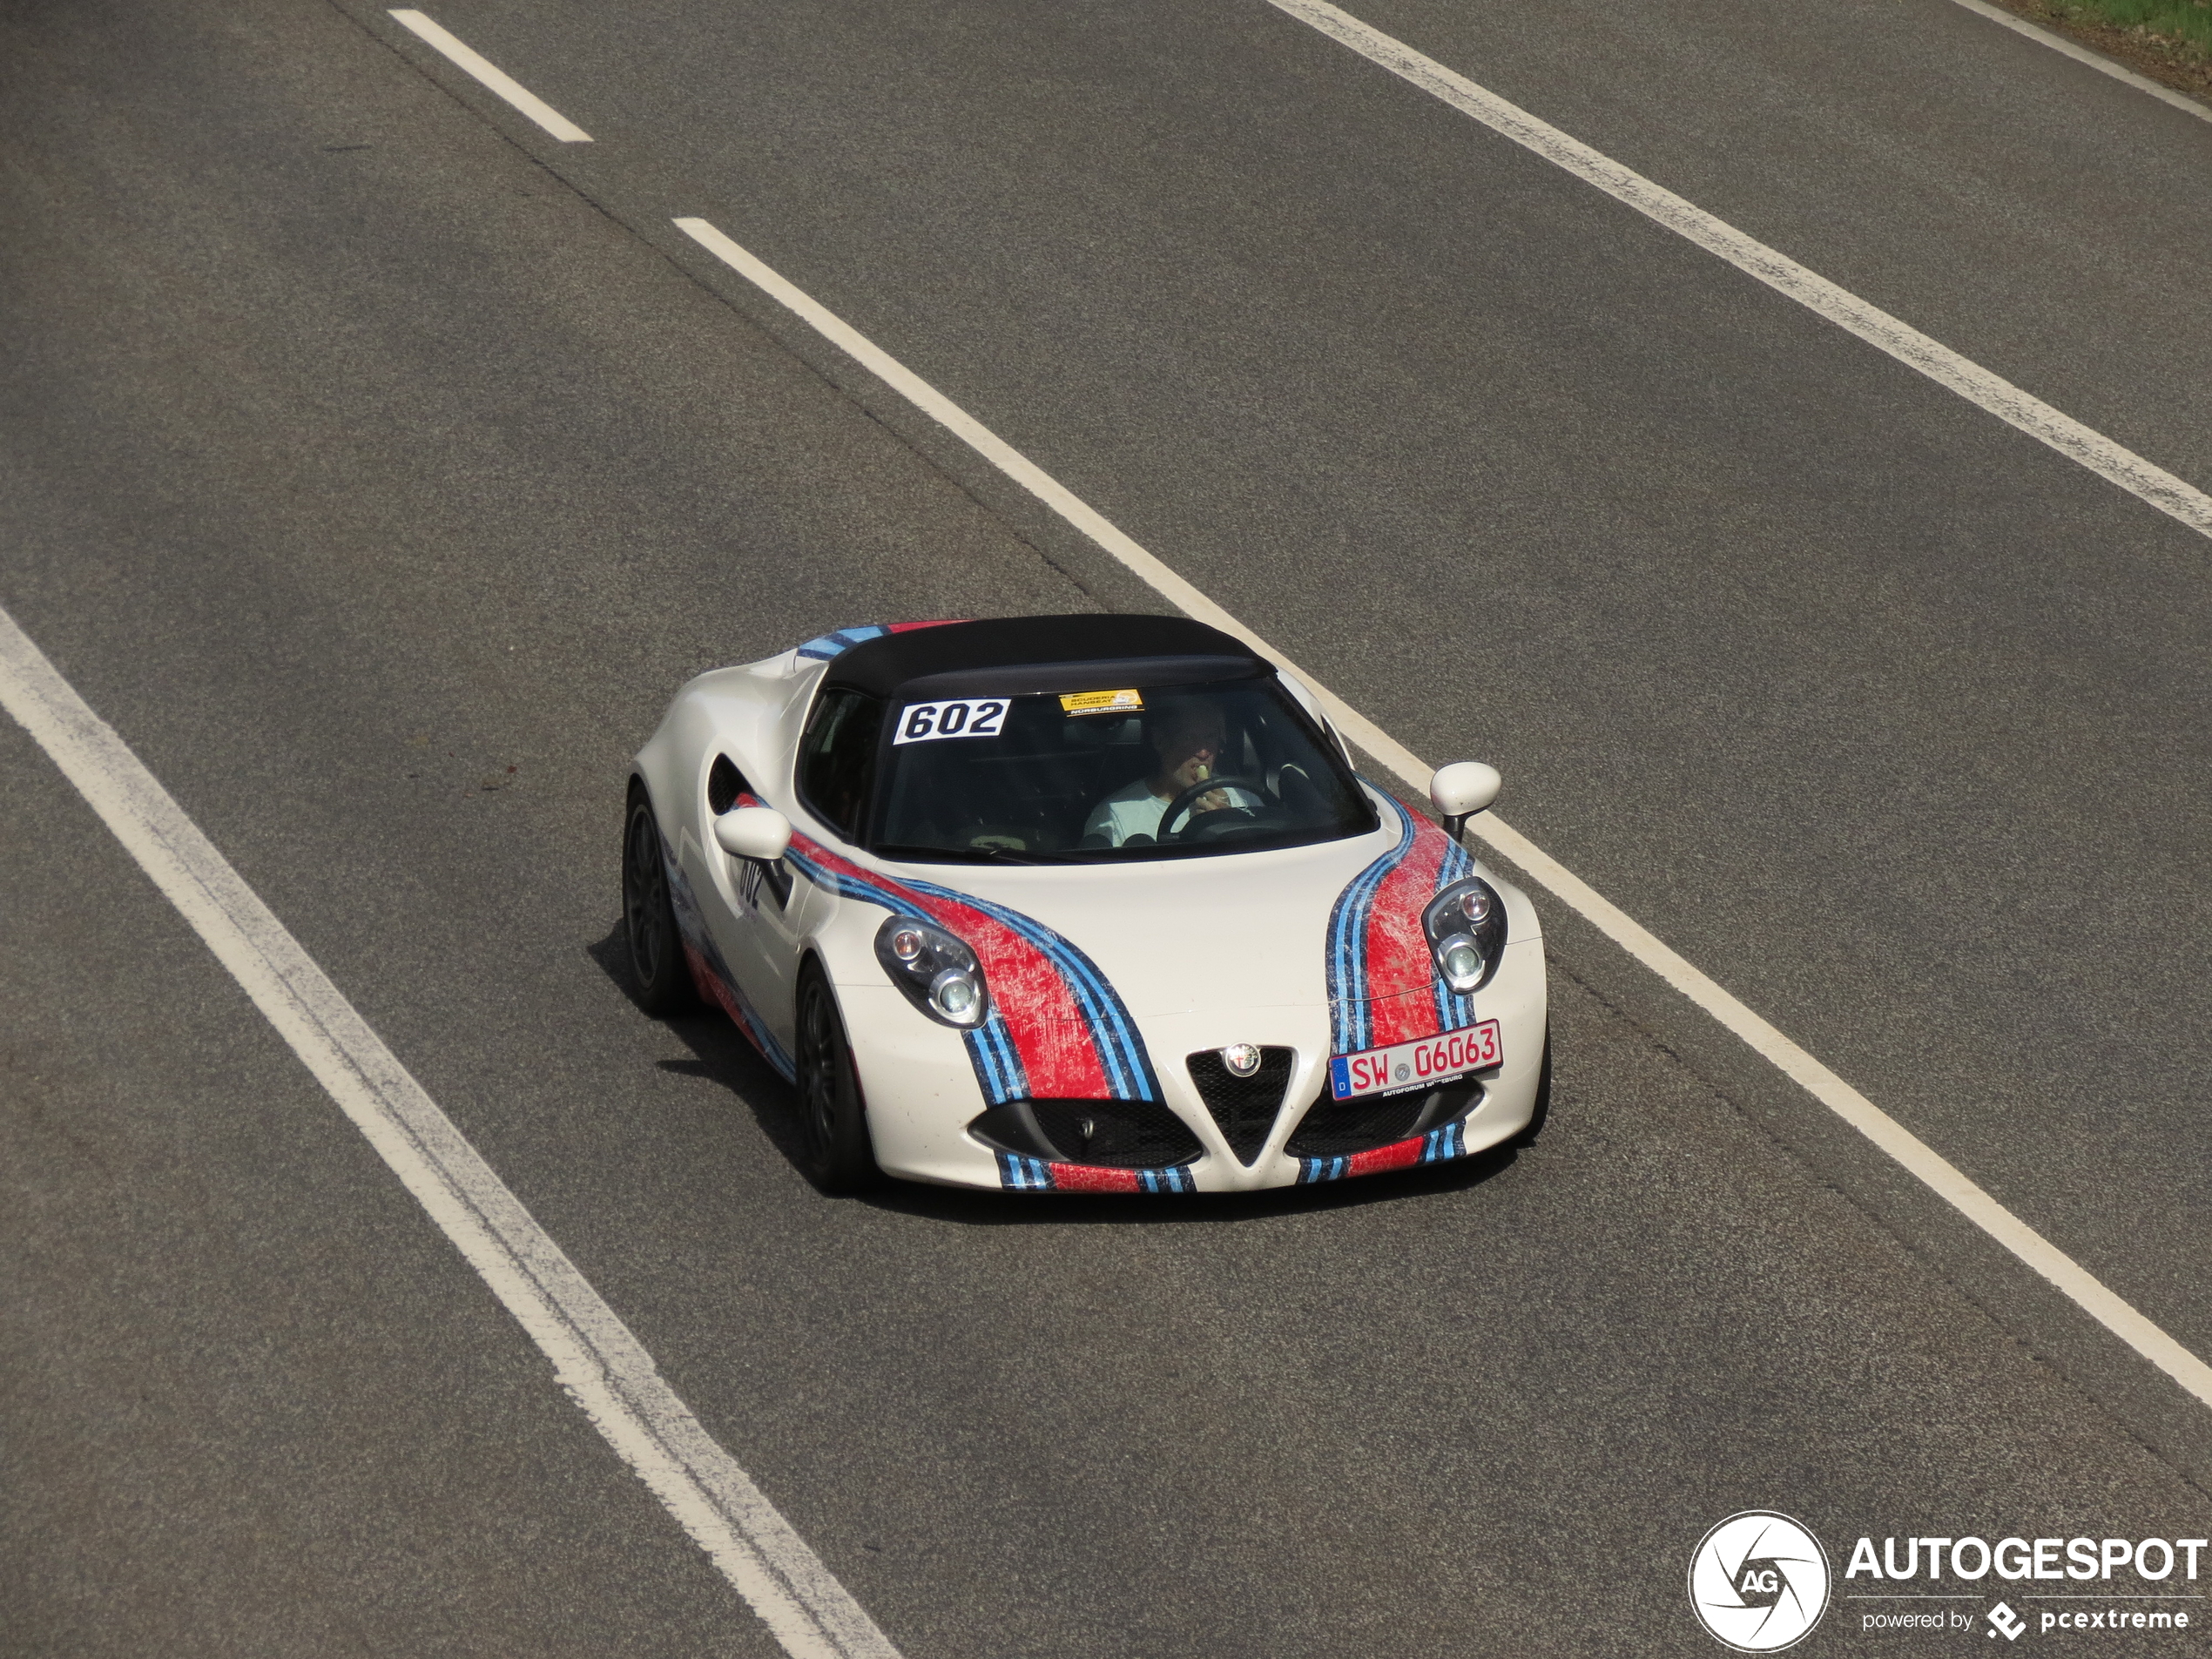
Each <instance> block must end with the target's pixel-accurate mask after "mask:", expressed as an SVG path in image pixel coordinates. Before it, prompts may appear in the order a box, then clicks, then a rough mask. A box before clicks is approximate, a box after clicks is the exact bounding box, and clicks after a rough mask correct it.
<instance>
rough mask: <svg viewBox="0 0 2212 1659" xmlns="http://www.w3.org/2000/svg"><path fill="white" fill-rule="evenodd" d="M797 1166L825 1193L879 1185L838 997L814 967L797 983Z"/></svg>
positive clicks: (864, 1112)
mask: <svg viewBox="0 0 2212 1659" xmlns="http://www.w3.org/2000/svg"><path fill="white" fill-rule="evenodd" d="M799 1167H800V1168H801V1169H803V1170H805V1171H806V1177H807V1178H808V1179H809V1180H811V1181H812V1182H813V1184H815V1185H816V1186H818V1187H819V1188H821V1189H822V1190H823V1191H825V1192H858V1191H860V1190H862V1189H864V1188H867V1187H872V1186H873V1185H875V1184H876V1183H878V1182H879V1181H880V1180H881V1179H882V1178H883V1177H882V1172H881V1171H880V1170H878V1169H877V1168H876V1163H875V1148H874V1146H873V1144H872V1143H870V1141H869V1139H868V1114H867V1103H865V1102H864V1101H863V1100H862V1099H861V1097H860V1073H859V1072H858V1071H857V1070H856V1069H854V1068H853V1045H852V1044H851V1043H850V1042H847V1041H846V1036H845V1020H844V1016H843V1015H840V1013H839V1012H838V1008H837V997H836V995H835V994H834V993H833V992H832V991H831V989H830V986H829V981H828V980H827V979H826V978H825V977H824V976H823V974H822V973H821V970H820V969H819V968H814V967H813V966H812V965H811V964H810V965H809V967H808V968H807V970H806V974H804V976H803V977H801V979H800V980H799Z"/></svg>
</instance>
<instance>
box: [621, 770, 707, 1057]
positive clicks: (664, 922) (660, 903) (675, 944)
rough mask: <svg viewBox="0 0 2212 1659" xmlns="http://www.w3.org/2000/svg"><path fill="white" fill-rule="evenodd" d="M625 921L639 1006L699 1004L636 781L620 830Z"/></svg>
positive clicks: (656, 836)
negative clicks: (621, 829) (627, 811)
mask: <svg viewBox="0 0 2212 1659" xmlns="http://www.w3.org/2000/svg"><path fill="white" fill-rule="evenodd" d="M622 924H623V936H624V940H625V941H627V942H628V944H629V948H630V979H631V985H632V987H633V988H635V989H636V991H637V1006H638V1007H639V1008H643V1009H644V1010H645V1012H646V1013H648V1014H650V1015H652V1016H653V1017H654V1018H655V1019H657V1020H662V1019H666V1018H668V1017H669V1016H670V1015H675V1014H689V1013H691V1012H693V1011H695V1010H696V1009H697V1008H698V1006H699V995H698V987H696V986H695V985H693V984H692V982H691V966H690V964H689V963H687V962H686V961H685V960H684V938H683V935H682V934H679V933H678V932H677V929H676V907H675V904H674V902H673V901H672V900H671V898H670V896H669V891H668V864H667V861H666V859H665V858H664V855H663V853H662V852H661V839H660V825H659V823H658V821H657V820H656V819H654V817H653V804H652V802H651V800H650V799H647V798H646V795H645V792H644V790H643V789H641V788H639V787H637V786H635V785H633V786H631V791H630V813H629V817H628V819H627V821H626V822H625V823H624V826H623V835H622Z"/></svg>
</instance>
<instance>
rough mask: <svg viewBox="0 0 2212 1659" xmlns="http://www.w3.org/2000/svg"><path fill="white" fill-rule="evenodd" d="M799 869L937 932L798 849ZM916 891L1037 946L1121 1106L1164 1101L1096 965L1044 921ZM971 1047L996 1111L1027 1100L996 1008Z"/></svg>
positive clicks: (918, 886)
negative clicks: (1059, 982) (1066, 995)
mask: <svg viewBox="0 0 2212 1659" xmlns="http://www.w3.org/2000/svg"><path fill="white" fill-rule="evenodd" d="M785 857H786V858H788V859H789V860H791V861H792V863H793V864H795V865H797V866H798V867H799V869H800V871H801V872H803V873H805V875H806V879H807V880H810V881H812V882H813V883H814V884H815V885H816V886H817V887H826V888H827V889H828V890H829V891H830V892H832V893H834V894H837V895H838V896H839V897H840V898H845V899H856V900H860V901H861V902H862V903H864V904H873V905H880V906H882V907H883V908H885V909H886V910H888V911H890V912H891V913H892V914H894V915H898V916H911V917H913V918H914V920H915V921H927V922H928V923H929V924H930V925H931V926H932V927H934V926H937V925H938V923H937V921H936V920H935V918H934V917H932V916H931V915H929V914H927V912H926V911H924V910H922V909H921V908H920V907H917V906H916V905H914V903H913V902H912V901H910V900H907V898H906V897H904V896H903V895H901V894H900V893H898V892H897V891H896V890H895V889H894V888H892V887H887V886H886V885H884V884H882V883H880V882H878V881H875V880H870V879H868V878H867V877H865V876H849V875H845V874H842V873H838V872H835V871H832V870H828V869H826V868H824V867H822V866H821V865H819V864H817V863H816V862H815V861H814V860H812V859H810V858H808V857H807V856H806V854H805V853H802V852H800V851H799V850H798V849H797V848H796V847H793V848H792V850H791V851H790V852H788V853H786V854H785ZM905 885H906V886H907V887H909V888H910V889H912V890H913V891H914V892H916V893H921V894H927V895H928V896H929V897H931V898H933V899H942V900H947V901H948V902H950V903H953V904H960V905H967V906H968V907H971V908H974V909H976V910H980V911H981V912H982V913H983V914H985V915H987V916H989V917H990V918H992V919H993V920H994V921H997V922H999V923H1000V924H1001V925H1002V926H1003V927H1007V928H1008V929H1010V930H1011V931H1012V932H1013V933H1015V934H1017V935H1018V936H1019V937H1021V938H1022V939H1024V940H1026V941H1028V943H1029V944H1031V945H1032V946H1034V947H1035V948H1036V949H1037V950H1038V951H1039V952H1040V953H1041V954H1042V955H1043V956H1044V958H1045V960H1046V961H1048V962H1049V963H1051V964H1052V966H1053V968H1055V970H1056V971H1057V972H1058V973H1059V974H1060V977H1061V980H1062V982H1063V983H1065V984H1066V985H1067V987H1068V989H1069V995H1070V996H1071V998H1072V1000H1073V1001H1074V1002H1075V1004H1076V1011H1077V1012H1079V1013H1080V1014H1082V1016H1083V1022H1084V1025H1085V1028H1086V1029H1087V1030H1088V1031H1089V1035H1090V1039H1091V1042H1092V1044H1093V1046H1094V1047H1095V1048H1096V1049H1097V1050H1098V1056H1099V1059H1100V1061H1101V1062H1102V1063H1103V1069H1104V1070H1105V1073H1106V1078H1107V1085H1108V1087H1109V1089H1111V1090H1112V1091H1113V1092H1112V1094H1111V1096H1109V1098H1111V1099H1115V1100H1143V1101H1157V1100H1159V1099H1160V1098H1161V1094H1160V1083H1159V1079H1158V1077H1157V1075H1156V1074H1155V1073H1154V1072H1153V1069H1152V1061H1151V1056H1150V1055H1149V1054H1148V1053H1147V1052H1146V1051H1145V1048H1144V1039H1143V1037H1142V1036H1141V1035H1138V1033H1137V1030H1136V1024H1135V1022H1133V1021H1132V1020H1131V1019H1130V1013H1129V1010H1128V1008H1126V1007H1124V1006H1123V1002H1122V1000H1121V998H1120V997H1119V996H1117V995H1116V994H1115V992H1114V988H1113V987H1112V986H1111V985H1110V984H1109V983H1108V982H1107V980H1106V976H1105V974H1102V973H1101V972H1099V969H1098V965H1097V964H1096V963H1095V962H1093V961H1091V960H1090V958H1089V957H1088V956H1086V955H1084V954H1083V953H1082V951H1080V950H1078V949H1077V948H1076V947H1075V946H1074V945H1072V944H1070V943H1069V942H1068V941H1067V940H1065V939H1063V938H1062V937H1061V936H1060V935H1059V934H1056V933H1055V932H1053V930H1052V929H1051V928H1049V927H1046V926H1045V925H1044V924H1043V923H1042V922H1041V921H1035V920H1033V919H1031V918H1030V917H1028V916H1025V915H1023V914H1022V913H1021V912H1020V911H1018V910H1009V909H1008V908H1007V907H1005V906H1003V905H997V904H992V903H990V902H988V900H982V899H978V898H976V897H975V896H974V894H968V893H961V892H960V891H958V890H957V889H955V888H952V887H939V886H937V885H936V884H935V883H934V882H930V881H908V882H907V883H906V884H905ZM961 1037H962V1039H963V1040H964V1041H965V1042H967V1044H968V1059H969V1062H971V1063H972V1064H973V1065H974V1068H975V1076H976V1081H977V1082H979V1083H981V1085H982V1089H983V1093H984V1095H985V1096H986V1098H987V1099H988V1101H989V1102H990V1103H991V1104H992V1105H994V1106H995V1105H998V1104H999V1103H1001V1102H1004V1101H1009V1100H1022V1099H1025V1098H1027V1096H1028V1092H1029V1078H1028V1070H1027V1069H1026V1068H1024V1067H1023V1065H1022V1056H1021V1054H1020V1052H1019V1050H1017V1049H1015V1046H1014V1038H1013V1034H1012V1033H1011V1032H1009V1031H1008V1029H1007V1026H1006V1022H1005V1021H1004V1020H1003V1019H1001V1017H1000V1015H999V1011H998V1008H997V1005H996V1004H995V1003H994V1004H993V1006H992V1008H991V1011H990V1013H989V1015H988V1016H987V1017H986V1018H985V1020H984V1022H983V1023H982V1024H981V1026H979V1027H977V1028H975V1029H974V1030H971V1031H965V1032H962V1033H961Z"/></svg>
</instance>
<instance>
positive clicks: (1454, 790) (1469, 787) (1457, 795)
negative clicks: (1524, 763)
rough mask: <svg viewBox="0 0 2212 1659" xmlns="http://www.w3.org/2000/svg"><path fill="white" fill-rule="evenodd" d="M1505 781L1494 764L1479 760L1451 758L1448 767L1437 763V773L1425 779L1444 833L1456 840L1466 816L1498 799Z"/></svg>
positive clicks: (1463, 827) (1469, 816)
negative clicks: (1486, 763) (1451, 761)
mask: <svg viewBox="0 0 2212 1659" xmlns="http://www.w3.org/2000/svg"><path fill="white" fill-rule="evenodd" d="M1504 783H1505V779H1502V778H1501V777H1499V776H1498V769H1497V768H1496V767H1495V766H1491V765H1484V764H1483V763H1482V762H1481V761H1480V760H1454V761H1453V763H1452V764H1451V765H1448V766H1439V767H1438V768H1437V769H1436V776H1434V777H1433V778H1432V779H1429V780H1428V798H1429V799H1430V800H1431V801H1432V802H1433V804H1434V805H1435V807H1436V815H1437V816H1438V817H1439V818H1441V819H1443V820H1444V833H1446V834H1447V835H1449V836H1450V837H1451V838H1452V839H1453V840H1455V841H1456V840H1459V839H1460V831H1461V830H1463V829H1465V828H1466V827H1467V819H1470V818H1473V817H1474V815H1475V814H1476V813H1479V812H1480V811H1482V810H1483V809H1484V808H1485V807H1487V806H1489V805H1490V803H1491V802H1492V801H1494V800H1495V799H1498V791H1499V789H1500V788H1501V787H1502V786H1503V785H1504Z"/></svg>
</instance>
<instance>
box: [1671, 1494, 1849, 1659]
mask: <svg viewBox="0 0 2212 1659" xmlns="http://www.w3.org/2000/svg"><path fill="white" fill-rule="evenodd" d="M1828 1582H1829V1574H1828V1552H1827V1551H1826V1550H1824V1549H1823V1548H1821V1547H1820V1541H1819V1540H1818V1539H1817V1538H1815V1537H1814V1536H1813V1535H1812V1534H1811V1532H1810V1531H1809V1530H1807V1529H1806V1528H1805V1527H1804V1526H1803V1525H1802V1524H1800V1523H1799V1522H1797V1521H1792V1520H1791V1518H1790V1517H1789V1516H1787V1515H1783V1514H1776V1513H1775V1512H1774V1511H1772V1510H1770V1509H1746V1510H1744V1511H1743V1513H1742V1514H1734V1515H1730V1517H1729V1518H1728V1519H1727V1520H1726V1521H1722V1522H1721V1524H1720V1525H1719V1526H1717V1527H1714V1528H1713V1529H1712V1531H1710V1532H1709V1533H1707V1534H1705V1536H1704V1537H1703V1540H1701V1541H1699V1543H1698V1546H1697V1553H1696V1554H1694V1555H1692V1556H1691V1557H1690V1558H1689V1605H1690V1608H1691V1609H1692V1610H1693V1611H1695V1612H1696V1615H1697V1622H1699V1623H1700V1624H1702V1625H1703V1626H1704V1627H1705V1629H1707V1630H1708V1631H1709V1632H1710V1633H1711V1635H1712V1636H1713V1638H1714V1639H1715V1640H1716V1641H1718V1642H1724V1643H1726V1644H1727V1645H1728V1646H1730V1647H1731V1648H1733V1649H1736V1650H1737V1652H1738V1653H1779V1652H1781V1651H1782V1649H1784V1648H1788V1647H1792V1646H1794V1645H1795V1644H1797V1642H1802V1641H1804V1639H1805V1637H1806V1636H1808V1635H1811V1634H1812V1628H1813V1626H1814V1625H1816V1624H1817V1623H1819V1622H1820V1615H1822V1614H1823V1613H1824V1612H1826V1611H1827V1609H1828Z"/></svg>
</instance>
